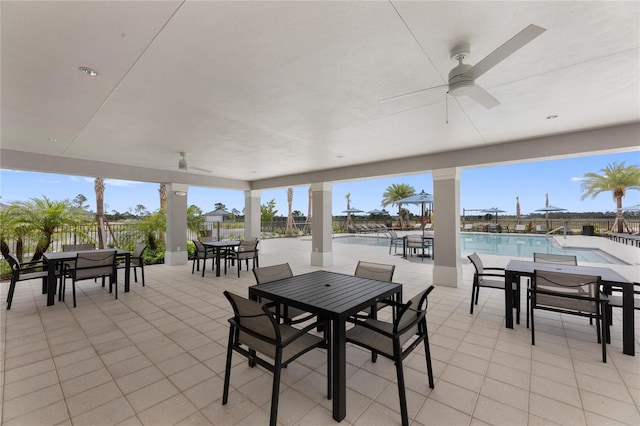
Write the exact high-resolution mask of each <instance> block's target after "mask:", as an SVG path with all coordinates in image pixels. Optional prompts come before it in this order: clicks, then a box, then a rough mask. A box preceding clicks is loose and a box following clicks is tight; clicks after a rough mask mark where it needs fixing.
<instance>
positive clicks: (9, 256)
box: [5, 253, 20, 270]
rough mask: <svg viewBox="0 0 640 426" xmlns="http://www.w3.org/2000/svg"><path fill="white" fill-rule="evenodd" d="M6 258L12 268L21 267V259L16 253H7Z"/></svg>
mask: <svg viewBox="0 0 640 426" xmlns="http://www.w3.org/2000/svg"><path fill="white" fill-rule="evenodd" d="M5 259H6V260H7V263H9V266H10V267H11V269H12V270H16V269H20V261H19V260H18V258H17V257H16V255H15V254H11V253H7V256H6V257H5Z"/></svg>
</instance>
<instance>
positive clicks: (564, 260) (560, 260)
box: [533, 252, 578, 265]
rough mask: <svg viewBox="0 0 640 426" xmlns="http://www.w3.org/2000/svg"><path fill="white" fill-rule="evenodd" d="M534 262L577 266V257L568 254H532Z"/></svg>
mask: <svg viewBox="0 0 640 426" xmlns="http://www.w3.org/2000/svg"><path fill="white" fill-rule="evenodd" d="M533 261H534V262H542V263H557V264H560V265H577V264H578V257H577V256H572V255H568V254H552V253H535V252H534V253H533Z"/></svg>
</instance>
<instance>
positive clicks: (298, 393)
mask: <svg viewBox="0 0 640 426" xmlns="http://www.w3.org/2000/svg"><path fill="white" fill-rule="evenodd" d="M333 249H334V259H335V265H334V266H332V267H328V268H326V269H330V270H334V271H339V272H344V273H353V270H354V269H355V264H356V263H357V260H358V259H366V260H370V261H378V262H384V263H395V264H396V265H397V267H396V273H395V281H397V282H400V283H402V284H403V285H404V294H405V295H406V296H411V295H413V294H415V293H416V292H417V291H418V290H419V289H420V288H424V287H425V286H427V285H429V284H435V285H436V289H435V290H434V291H433V292H432V293H431V296H430V305H429V313H428V317H427V318H428V326H429V334H430V340H431V351H432V358H433V363H434V373H435V378H436V385H435V389H433V390H430V389H429V388H428V387H427V380H426V367H425V360H424V353H423V352H422V351H421V350H416V351H415V352H414V353H413V354H412V355H410V356H409V358H408V359H407V360H406V363H405V366H404V368H405V376H406V379H407V383H406V387H407V398H408V408H409V416H410V420H411V423H412V424H414V425H466V424H473V425H483V424H505V425H527V424H529V425H538V424H561V425H580V424H589V425H613V424H634V425H638V424H640V413H639V406H640V355H639V356H637V357H629V356H626V355H623V354H622V352H621V347H622V345H621V335H620V318H619V313H618V314H617V317H616V318H615V325H614V327H613V329H612V333H613V341H612V344H611V345H610V346H609V347H608V357H609V362H608V363H607V364H603V363H602V362H601V359H600V346H599V345H598V344H597V342H596V334H595V329H594V328H593V327H591V326H589V324H588V321H587V320H584V319H581V318H574V317H570V316H559V315H554V314H550V313H540V314H539V315H537V318H538V321H537V324H538V325H539V327H538V328H537V333H536V341H537V344H536V346H531V344H530V334H529V331H528V329H527V328H526V327H525V326H524V322H523V324H522V325H519V326H518V325H516V326H515V328H514V329H513V330H507V329H505V328H504V326H503V324H504V305H503V295H502V293H501V292H500V291H492V290H487V289H482V290H481V293H480V298H481V300H480V304H479V306H478V308H477V310H476V311H475V313H474V315H469V298H470V287H471V279H472V276H473V268H472V266H470V265H469V264H468V263H466V262H465V265H464V266H463V272H464V285H463V286H462V287H461V288H451V287H446V286H444V285H441V284H442V283H433V282H432V269H433V264H432V262H431V261H430V260H428V259H427V260H424V261H421V260H419V259H417V258H415V257H414V258H413V259H411V260H405V259H402V258H401V256H395V255H391V256H390V255H389V254H388V248H386V247H367V246H354V245H347V244H338V243H336V244H333ZM614 249H615V250H618V251H619V252H620V253H622V252H624V254H622V255H621V256H627V257H628V258H629V259H634V258H637V257H638V253H640V251H639V250H638V249H633V248H631V247H628V248H623V246H618V247H617V248H615V247H614ZM629 250H635V251H629ZM310 251H311V247H310V242H309V241H302V240H297V239H287V240H266V241H263V242H262V243H261V259H260V260H261V264H262V265H270V264H276V263H280V262H284V261H287V262H289V263H290V264H291V265H292V268H293V271H294V273H296V274H298V273H304V272H307V271H311V270H313V269H315V268H313V267H311V266H309V257H310ZM486 259H487V260H486V262H487V263H492V262H497V263H500V262H503V263H506V261H507V260H508V259H505V258H499V257H495V256H487V257H486ZM637 264H638V262H636V266H635V267H627V269H626V270H625V271H626V272H627V273H629V274H634V273H635V272H634V271H635V270H637V269H638V268H637ZM622 269H624V268H622ZM146 280H147V285H146V287H141V285H140V284H139V283H138V284H132V291H131V292H130V293H126V294H125V293H123V292H121V293H120V298H119V299H118V300H117V301H116V300H114V299H113V297H112V296H110V295H109V294H108V293H107V291H105V289H103V288H102V287H100V286H99V285H97V284H95V283H94V282H92V281H85V282H81V283H79V293H78V307H77V308H75V309H74V308H73V307H71V306H72V303H71V297H68V298H67V304H65V303H57V304H56V305H55V306H52V307H47V306H46V300H45V297H44V296H43V295H41V294H40V291H39V286H40V283H39V282H27V283H21V285H20V287H19V289H18V290H17V291H16V295H15V298H14V302H13V303H14V304H13V307H12V309H11V310H10V311H6V303H4V300H5V297H6V291H7V287H8V286H7V284H6V283H3V284H2V286H1V290H2V301H3V303H2V310H1V311H0V320H1V327H0V331H1V342H2V350H1V351H0V356H1V358H0V366H1V369H0V382H1V383H2V386H1V398H0V400H1V401H2V413H1V414H2V424H3V425H7V426H8V425H18V424H23V425H56V424H74V425H99V424H105V425H107V424H108V425H111V424H131V425H133V424H146V425H173V424H214V425H236V424H237V425H262V424H267V421H268V416H269V399H270V393H271V380H272V375H271V374H270V373H267V372H266V371H264V370H263V369H261V368H258V367H256V368H253V369H252V368H249V367H248V366H247V363H246V362H243V360H242V359H241V358H240V357H239V356H237V355H236V356H234V367H233V370H232V375H231V385H232V387H231V392H230V396H229V403H228V404H227V405H226V406H222V404H221V396H222V385H223V377H224V364H225V348H226V341H227V336H228V335H227V332H228V325H227V318H229V316H230V307H229V305H228V302H227V301H226V299H224V297H223V295H222V291H223V290H225V289H226V290H231V291H236V292H238V293H239V294H246V289H247V287H248V286H249V285H252V284H254V278H253V274H251V272H246V271H243V272H242V274H241V277H240V279H238V278H237V275H236V273H235V270H234V271H232V272H231V273H229V274H228V275H226V276H222V277H219V278H218V277H215V275H214V273H213V272H211V271H210V270H207V272H206V274H205V277H204V278H202V277H201V276H200V275H198V274H196V275H192V274H191V264H189V265H183V266H165V265H155V266H150V267H147V268H146ZM439 284H440V285H439ZM69 296H70V294H69ZM523 320H524V318H523ZM636 324H640V322H639V321H638V315H636ZM639 328H640V327H639ZM639 342H640V332H638V331H636V351H639V350H640V348H639V346H640V345H639V344H638V343H639ZM639 353H640V351H639ZM325 359H326V357H325V354H324V353H323V352H321V351H320V350H318V351H317V352H312V353H310V354H307V355H305V356H304V357H302V358H300V359H299V361H298V362H295V363H293V364H292V365H290V366H289V368H287V369H286V371H285V372H284V374H283V377H282V386H281V393H280V404H279V407H280V408H279V416H278V421H279V423H281V424H283V425H331V424H336V422H335V421H334V420H333V419H332V418H331V402H330V401H328V400H327V399H326V395H325V394H324V392H325V383H326V381H325V380H326V376H325V366H324V363H325ZM347 360H348V368H347V374H348V378H347V386H348V396H347V404H348V405H347V417H346V419H345V420H344V421H343V422H342V423H341V424H354V425H394V424H400V414H399V407H398V398H397V387H396V383H395V371H394V367H393V365H392V363H391V362H389V361H388V360H385V359H379V360H378V362H377V363H375V364H374V363H371V361H370V359H369V355H368V354H367V353H365V352H364V351H362V350H360V349H358V348H356V347H352V346H350V347H349V348H348V351H347Z"/></svg>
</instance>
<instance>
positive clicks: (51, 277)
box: [42, 249, 131, 306]
mask: <svg viewBox="0 0 640 426" xmlns="http://www.w3.org/2000/svg"><path fill="white" fill-rule="evenodd" d="M111 250H113V249H103V250H80V251H59V252H54V253H48V252H45V253H43V255H42V257H43V258H44V261H45V262H46V264H47V271H48V276H47V281H46V286H44V285H43V287H42V294H45V293H46V294H47V306H51V305H54V304H55V295H56V271H57V270H58V268H59V265H60V264H62V262H66V261H71V260H74V259H75V258H76V257H78V253H87V252H90V253H93V252H96V251H111ZM116 258H117V259H118V258H119V259H123V258H124V260H125V272H124V292H125V293H128V292H129V276H130V275H131V272H130V270H129V269H130V267H131V253H130V252H128V251H127V250H120V249H118V250H117V251H116ZM114 280H115V282H114V284H115V285H118V277H117V276H116V277H114Z"/></svg>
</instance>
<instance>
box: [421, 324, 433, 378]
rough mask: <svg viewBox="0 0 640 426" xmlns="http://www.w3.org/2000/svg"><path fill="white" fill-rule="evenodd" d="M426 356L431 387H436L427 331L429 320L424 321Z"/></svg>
mask: <svg viewBox="0 0 640 426" xmlns="http://www.w3.org/2000/svg"><path fill="white" fill-rule="evenodd" d="M424 357H425V358H426V359H427V378H428V379H429V387H430V388H431V389H433V388H434V387H435V385H434V383H433V364H432V363H431V348H430V347H429V333H428V331H427V322H426V320H425V323H424Z"/></svg>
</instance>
